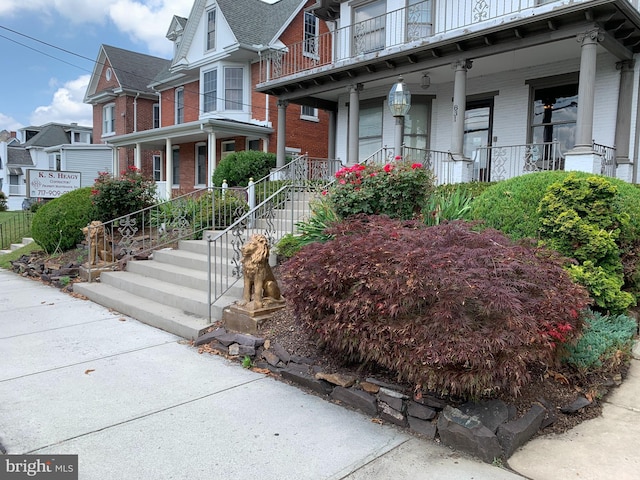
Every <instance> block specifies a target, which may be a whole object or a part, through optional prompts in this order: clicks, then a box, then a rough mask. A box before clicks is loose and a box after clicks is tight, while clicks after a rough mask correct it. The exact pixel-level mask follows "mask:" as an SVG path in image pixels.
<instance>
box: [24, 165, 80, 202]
mask: <svg viewBox="0 0 640 480" xmlns="http://www.w3.org/2000/svg"><path fill="white" fill-rule="evenodd" d="M27 184H28V186H29V194H28V196H29V197H34V198H58V197H59V196H61V195H62V194H64V193H67V192H70V191H72V190H75V189H77V188H80V172H60V171H55V170H27Z"/></svg>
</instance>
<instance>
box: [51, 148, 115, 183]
mask: <svg viewBox="0 0 640 480" xmlns="http://www.w3.org/2000/svg"><path fill="white" fill-rule="evenodd" d="M112 161H113V153H112V151H111V150H106V149H105V150H94V151H88V150H66V149H65V150H63V161H62V163H63V167H62V169H63V170H66V171H69V172H80V173H81V177H80V185H81V186H82V187H90V186H92V185H93V183H94V181H95V179H96V178H97V177H98V172H111V165H112Z"/></svg>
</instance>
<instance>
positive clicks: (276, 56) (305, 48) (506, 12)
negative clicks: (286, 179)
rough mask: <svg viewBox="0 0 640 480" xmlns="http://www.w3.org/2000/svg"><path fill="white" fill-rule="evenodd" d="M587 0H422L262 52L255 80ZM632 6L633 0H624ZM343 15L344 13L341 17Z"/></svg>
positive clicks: (379, 53) (379, 52)
mask: <svg viewBox="0 0 640 480" xmlns="http://www.w3.org/2000/svg"><path fill="white" fill-rule="evenodd" d="M590 1H591V0H573V1H567V0H564V1H562V0H560V1H542V0H504V1H493V2H486V1H478V0H440V1H435V0H425V1H424V2H419V3H415V4H412V5H408V6H407V7H404V8H400V9H398V10H394V11H391V12H387V13H385V14H384V15H380V16H378V17H373V18H369V19H366V20H364V21H362V22H356V23H353V24H350V25H343V26H341V27H339V28H336V29H334V30H332V31H329V32H327V33H323V34H321V35H318V36H316V37H314V38H312V39H306V40H303V41H301V42H296V43H292V44H289V45H286V46H285V47H284V48H282V49H278V50H269V51H267V52H263V53H262V54H261V58H260V83H265V82H270V81H273V80H277V79H279V78H282V77H287V76H289V75H295V74H297V73H300V72H304V71H308V70H312V69H316V68H320V67H326V68H329V67H339V66H342V65H348V64H350V63H353V62H355V61H357V62H366V61H369V60H370V59H371V58H374V57H376V58H377V57H380V56H383V55H384V54H385V53H386V52H385V51H388V52H393V53H397V51H398V49H401V48H403V47H404V46H406V48H413V47H416V46H419V45H421V44H425V43H428V42H429V41H430V37H432V36H435V35H438V36H442V35H443V34H447V33H450V32H454V31H456V30H458V31H460V32H461V34H462V35H467V34H469V32H470V31H473V30H480V29H482V28H485V27H484V26H483V25H482V24H483V23H486V24H488V25H490V26H494V25H496V24H498V23H500V24H505V23H508V22H513V21H518V20H520V19H521V18H522V17H523V16H525V15H526V16H535V15H539V14H540V13H542V12H547V11H551V10H553V11H555V12H560V11H561V10H562V9H563V8H575V6H576V4H578V3H589V2H590ZM628 1H629V3H631V4H632V5H633V6H634V7H635V8H638V4H639V3H640V2H639V1H638V0H628ZM341 20H344V19H341Z"/></svg>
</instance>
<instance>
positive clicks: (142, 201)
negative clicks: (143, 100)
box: [91, 166, 156, 222]
mask: <svg viewBox="0 0 640 480" xmlns="http://www.w3.org/2000/svg"><path fill="white" fill-rule="evenodd" d="M91 193H92V195H93V203H94V205H95V206H96V212H97V220H101V221H103V222H107V221H109V220H114V219H116V218H119V217H122V216H124V215H129V214H131V213H134V212H137V211H138V210H142V209H144V208H147V207H150V206H151V205H154V204H155V203H156V201H155V194H156V184H155V182H154V181H153V180H151V179H149V178H145V177H144V176H143V175H142V174H141V173H140V171H139V170H138V169H137V168H136V167H134V166H130V167H128V168H127V170H123V171H122V172H120V177H119V178H115V177H113V176H112V175H111V174H109V173H108V172H100V173H99V174H98V178H96V181H95V183H94V185H93V190H92V192H91Z"/></svg>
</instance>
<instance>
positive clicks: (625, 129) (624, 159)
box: [614, 60, 635, 182]
mask: <svg viewBox="0 0 640 480" xmlns="http://www.w3.org/2000/svg"><path fill="white" fill-rule="evenodd" d="M634 68H635V60H623V61H621V62H618V63H616V69H618V70H620V91H619V93H618V115H617V116H616V138H615V142H614V145H615V147H616V166H617V168H616V176H617V177H618V178H621V179H623V180H626V181H627V182H630V181H631V180H632V174H633V171H632V170H633V169H632V168H631V167H632V165H631V164H632V163H633V162H632V161H631V159H630V158H629V146H630V145H629V142H630V141H631V103H632V102H631V100H632V99H633V73H634V72H633V71H634Z"/></svg>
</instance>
